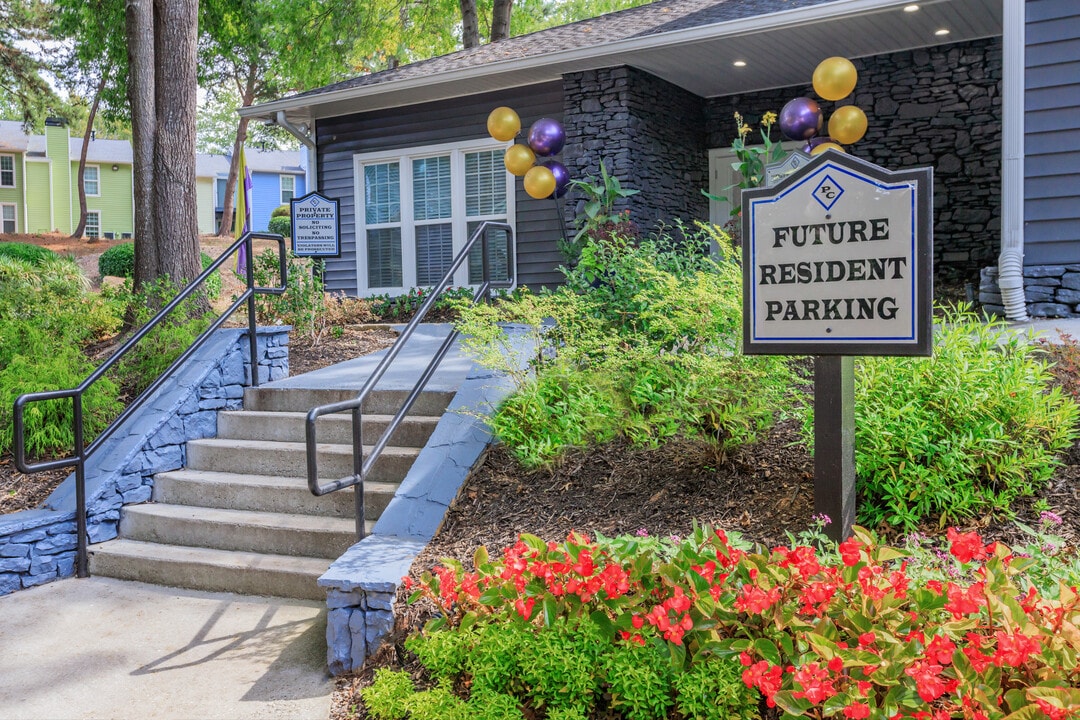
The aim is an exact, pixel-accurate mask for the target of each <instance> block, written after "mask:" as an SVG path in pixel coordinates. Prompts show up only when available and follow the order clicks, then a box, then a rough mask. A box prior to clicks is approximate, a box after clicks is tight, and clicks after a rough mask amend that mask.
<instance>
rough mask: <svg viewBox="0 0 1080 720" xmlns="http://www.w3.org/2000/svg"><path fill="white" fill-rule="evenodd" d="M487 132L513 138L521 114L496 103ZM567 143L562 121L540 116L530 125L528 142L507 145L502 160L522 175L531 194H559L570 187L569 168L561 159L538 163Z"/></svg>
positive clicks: (539, 196)
mask: <svg viewBox="0 0 1080 720" xmlns="http://www.w3.org/2000/svg"><path fill="white" fill-rule="evenodd" d="M487 129H488V134H489V135H491V137H493V138H495V139H496V140H498V141H500V142H508V141H510V140H513V139H514V138H516V137H517V136H518V133H520V132H521V118H520V117H518V114H517V113H516V112H514V111H513V110H512V109H511V108H508V107H497V108H495V109H494V110H492V111H491V113H490V114H489V115H488V119H487ZM565 144H566V131H565V130H563V126H562V123H560V122H559V121H558V120H552V119H551V118H540V119H539V120H537V121H536V122H534V123H533V124H532V126H531V127H530V128H529V135H528V145H523V144H521V143H515V144H513V145H511V146H510V147H508V148H507V149H506V154H505V155H504V156H503V164H504V165H506V169H507V170H509V171H510V172H511V173H512V174H514V175H516V176H518V177H523V178H524V185H525V192H527V193H528V194H529V197H532V198H536V199H537V200H543V199H544V198H548V197H555V198H560V197H562V196H563V195H565V194H566V191H567V190H568V189H569V187H570V171H569V170H567V169H566V166H565V165H563V164H562V163H561V162H559V161H558V160H545V161H543V162H541V163H540V164H537V162H536V158H537V157H550V156H552V155H558V154H559V152H560V151H561V150H562V149H563V145H565Z"/></svg>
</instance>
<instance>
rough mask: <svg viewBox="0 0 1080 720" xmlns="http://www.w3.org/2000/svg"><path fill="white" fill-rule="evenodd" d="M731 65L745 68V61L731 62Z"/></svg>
mask: <svg viewBox="0 0 1080 720" xmlns="http://www.w3.org/2000/svg"><path fill="white" fill-rule="evenodd" d="M731 64H732V65H734V66H735V67H746V61H745V60H736V61H735V62H733V63H731Z"/></svg>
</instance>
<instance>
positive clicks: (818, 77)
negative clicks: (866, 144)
mask: <svg viewBox="0 0 1080 720" xmlns="http://www.w3.org/2000/svg"><path fill="white" fill-rule="evenodd" d="M858 78H859V75H858V72H857V71H856V70H855V66H854V65H852V63H851V61H850V60H848V59H847V58H842V57H831V58H826V59H825V60H822V61H821V62H820V63H819V64H818V66H817V68H816V69H815V70H814V92H816V93H817V94H818V95H819V96H821V97H822V98H824V99H825V100H833V101H835V100H843V99H844V98H846V97H847V96H848V95H850V94H851V91H852V90H854V89H855V82H856V81H857V80H858ZM866 124H867V123H866V113H864V112H863V111H862V110H860V109H859V108H857V107H855V106H854V105H846V106H844V107H842V108H837V109H836V110H835V111H834V112H833V114H832V115H831V116H830V117H829V135H828V137H817V135H818V133H819V132H821V128H822V126H823V125H824V117H823V116H822V114H821V106H820V105H818V103H817V101H816V100H813V99H811V98H807V97H798V98H795V99H794V100H789V101H788V102H787V104H786V105H784V108H783V109H782V110H781V111H780V117H779V125H780V131H781V132H782V133H784V135H786V136H787V137H789V138H791V139H792V140H805V141H806V144H805V145H804V146H803V148H802V149H803V152H807V153H810V154H811V155H817V154H819V153H823V152H825V151H826V150H839V151H840V152H844V148H843V145H849V144H851V143H854V142H858V141H859V140H861V139H862V136H863V135H865V134H866Z"/></svg>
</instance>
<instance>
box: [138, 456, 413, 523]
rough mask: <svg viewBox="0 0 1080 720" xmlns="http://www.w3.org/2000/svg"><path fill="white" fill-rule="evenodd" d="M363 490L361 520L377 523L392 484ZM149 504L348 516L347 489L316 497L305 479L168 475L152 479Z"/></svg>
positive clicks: (350, 514) (194, 473) (185, 471)
mask: <svg viewBox="0 0 1080 720" xmlns="http://www.w3.org/2000/svg"><path fill="white" fill-rule="evenodd" d="M364 486H365V487H364V490H365V492H364V496H365V498H364V502H365V510H366V511H367V518H368V520H377V519H378V517H379V515H380V514H382V511H383V510H384V509H385V508H386V505H387V504H388V503H389V502H390V500H391V498H393V497H394V492H395V491H396V490H397V487H398V483H387V482H366V483H364ZM154 500H155V501H156V502H161V503H171V504H173V505H197V506H203V507H214V508H223V509H230V510H255V511H260V512H275V513H299V514H303V515H321V516H323V517H339V518H349V519H352V518H353V517H354V515H353V513H354V507H353V489H352V488H346V489H344V490H339V491H337V492H333V493H330V494H329V495H323V496H321V497H316V496H315V495H312V494H311V491H310V490H308V486H307V479H306V478H300V477H276V476H271V475H246V474H242V473H217V472H209V471H206V470H189V469H182V470H174V471H172V472H166V473H158V474H157V475H155V476H154Z"/></svg>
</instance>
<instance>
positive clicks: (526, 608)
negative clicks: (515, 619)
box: [514, 598, 536, 620]
mask: <svg viewBox="0 0 1080 720" xmlns="http://www.w3.org/2000/svg"><path fill="white" fill-rule="evenodd" d="M534 605H536V598H528V599H525V600H522V599H521V598H518V599H517V600H515V601H514V609H515V610H517V613H518V615H520V616H521V617H523V618H525V619H526V620H528V619H529V618H530V617H532V611H533V606H534Z"/></svg>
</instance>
